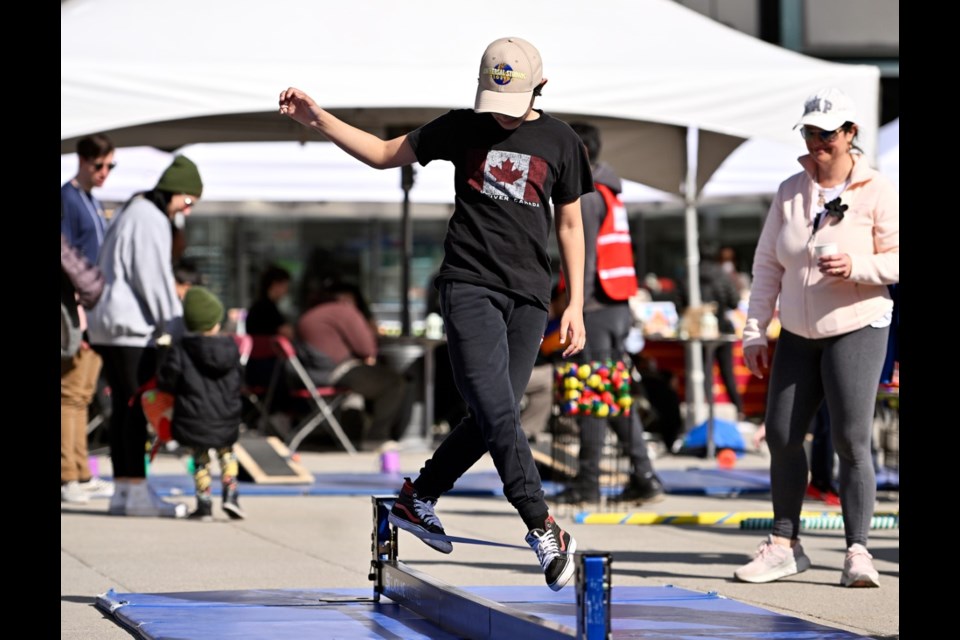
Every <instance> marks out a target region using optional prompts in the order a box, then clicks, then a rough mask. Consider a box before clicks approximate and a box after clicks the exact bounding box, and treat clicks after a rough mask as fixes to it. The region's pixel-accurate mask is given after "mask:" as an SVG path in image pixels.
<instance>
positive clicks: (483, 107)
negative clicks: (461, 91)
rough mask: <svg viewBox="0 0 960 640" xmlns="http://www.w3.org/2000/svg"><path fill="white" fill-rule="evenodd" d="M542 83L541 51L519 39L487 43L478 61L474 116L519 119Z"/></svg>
mask: <svg viewBox="0 0 960 640" xmlns="http://www.w3.org/2000/svg"><path fill="white" fill-rule="evenodd" d="M542 81H543V62H542V61H541V60H540V52H539V51H537V48H536V47H534V46H533V45H532V44H530V43H529V42H527V41H526V40H523V39H521V38H500V39H499V40H495V41H494V42H491V43H490V46H488V47H487V50H486V51H484V52H483V58H482V59H481V60H480V77H479V79H478V81H477V82H478V85H477V99H476V102H475V103H474V107H473V110H474V111H476V112H477V113H502V114H505V115H508V116H511V117H514V118H519V117H520V116H522V115H523V114H525V113H526V112H527V108H528V107H529V106H530V100H531V99H532V97H533V91H534V89H536V88H537V86H538V85H539V84H540V83H541V82H542Z"/></svg>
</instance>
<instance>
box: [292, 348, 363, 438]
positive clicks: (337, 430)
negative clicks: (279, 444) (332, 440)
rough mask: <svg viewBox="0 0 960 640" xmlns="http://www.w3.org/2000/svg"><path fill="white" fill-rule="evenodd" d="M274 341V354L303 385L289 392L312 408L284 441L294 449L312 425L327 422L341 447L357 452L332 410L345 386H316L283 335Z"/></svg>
mask: <svg viewBox="0 0 960 640" xmlns="http://www.w3.org/2000/svg"><path fill="white" fill-rule="evenodd" d="M273 345H274V348H275V349H276V353H277V357H278V358H280V360H281V362H285V363H287V364H288V365H289V367H290V369H291V370H292V371H293V372H294V373H296V376H297V380H298V381H299V383H300V384H301V386H302V387H303V388H302V389H291V390H290V394H291V395H292V396H293V397H295V398H299V399H302V400H306V401H307V402H308V403H311V405H312V408H313V411H312V412H311V413H310V415H308V416H307V417H306V418H305V419H304V420H303V421H302V422H301V423H300V424H298V425H297V426H296V427H295V428H294V429H293V434H294V435H293V437H292V438H291V439H290V442H288V443H287V447H289V449H290V451H296V450H297V447H299V446H300V444H301V443H302V442H303V441H304V439H305V438H306V437H307V436H308V435H310V434H311V433H312V432H313V431H314V429H316V428H317V427H319V426H320V425H322V424H324V423H326V425H327V427H328V428H329V429H330V431H331V432H332V433H333V435H334V436H336V438H337V439H338V440H339V441H340V444H341V445H342V446H343V448H344V449H345V450H346V451H347V452H348V453H350V454H351V455H353V454H355V453H356V452H357V450H356V448H355V447H354V446H353V443H352V442H350V439H349V438H348V437H347V435H346V434H345V433H344V432H343V427H342V426H341V425H340V421H339V420H337V417H336V415H334V411H336V409H337V407H339V406H340V403H341V402H343V400H344V398H346V397H347V394H348V390H346V389H342V388H340V387H333V386H317V385H316V384H315V383H314V382H313V380H311V379H310V374H309V373H307V370H306V368H305V367H304V366H303V363H302V362H300V358H298V357H297V353H296V351H295V350H294V348H293V345H292V344H291V343H290V341H289V340H288V339H287V338H285V337H283V336H274V338H273Z"/></svg>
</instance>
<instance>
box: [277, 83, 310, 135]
mask: <svg viewBox="0 0 960 640" xmlns="http://www.w3.org/2000/svg"><path fill="white" fill-rule="evenodd" d="M317 108H318V107H317V103H316V102H314V101H313V98H311V97H310V96H308V95H307V94H306V93H304V92H303V91H301V90H300V89H297V88H295V87H290V88H288V89H284V90H283V91H281V92H280V113H281V114H283V115H285V116H288V117H290V118H291V119H293V120H296V121H297V122H299V123H300V124H302V125H306V126H310V125H312V124H313V123H314V122H315V121H316V114H315V110H316V109H317Z"/></svg>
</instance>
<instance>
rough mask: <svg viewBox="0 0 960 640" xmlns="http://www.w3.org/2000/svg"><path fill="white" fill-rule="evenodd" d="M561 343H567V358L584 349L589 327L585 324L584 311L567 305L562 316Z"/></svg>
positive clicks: (564, 355) (564, 351)
mask: <svg viewBox="0 0 960 640" xmlns="http://www.w3.org/2000/svg"><path fill="white" fill-rule="evenodd" d="M560 344H566V345H567V348H566V349H564V350H563V357H564V358H567V357H570V356H572V355H576V354H578V353H580V352H581V351H583V348H584V347H585V346H587V329H586V327H584V326H583V312H582V311H580V310H579V309H574V308H572V307H567V308H566V310H565V311H564V312H563V317H561V318H560Z"/></svg>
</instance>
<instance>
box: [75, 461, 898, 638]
mask: <svg viewBox="0 0 960 640" xmlns="http://www.w3.org/2000/svg"><path fill="white" fill-rule="evenodd" d="M426 455H427V453H426V452H423V451H420V452H417V451H410V452H402V453H401V465H402V467H401V468H402V470H403V471H404V473H405V474H407V475H414V476H415V475H416V472H417V469H418V468H419V466H420V464H421V463H422V461H423V459H424V458H425V457H426ZM99 462H100V469H101V470H103V472H104V473H105V474H109V462H108V460H107V459H106V458H100V460H99ZM301 463H302V464H303V465H304V466H306V467H307V468H308V469H310V470H311V471H313V472H315V473H324V472H334V471H341V472H344V471H363V472H369V471H372V470H375V469H377V466H378V458H377V455H376V454H374V453H361V454H358V455H357V456H355V457H350V456H347V455H346V454H342V453H336V452H304V453H302V454H301ZM656 465H657V467H658V468H659V469H667V468H673V469H683V468H689V467H693V466H701V467H706V466H709V465H708V464H707V463H706V461H703V460H699V459H695V458H685V457H666V458H661V459H659V460H657V461H656ZM740 465H741V466H744V467H750V466H752V467H765V466H766V460H765V459H764V458H763V457H761V456H759V455H749V456H747V457H746V458H744V459H742V460H741V461H740ZM477 468H483V469H491V468H492V464H491V463H490V460H489V458H486V457H485V458H484V459H483V460H481V462H480V463H478V465H477ZM154 470H155V472H157V473H179V472H185V471H184V465H183V463H182V462H181V461H180V460H178V459H177V458H176V457H174V456H171V455H162V456H160V457H159V458H158V460H157V461H156V463H155V465H154ZM398 489H399V486H398ZM182 500H183V501H185V502H187V503H188V504H189V505H190V506H191V507H192V506H193V499H192V497H184V498H182ZM241 502H242V504H243V506H244V508H245V510H246V511H247V513H248V519H246V520H243V521H229V520H227V518H226V517H225V515H224V514H223V513H222V512H220V511H219V505H217V509H216V512H215V516H216V517H217V521H216V522H213V523H200V522H190V521H183V520H179V521H178V520H165V519H151V518H120V517H111V516H108V515H106V508H107V501H106V500H94V501H92V502H91V503H90V504H89V505H81V506H74V505H63V504H62V505H61V511H60V637H61V638H64V639H68V640H80V639H84V640H87V639H104V640H112V639H121V638H130V637H131V636H130V634H129V633H128V632H127V631H125V630H124V629H123V628H121V627H120V626H118V625H116V624H115V623H114V622H113V621H112V620H111V619H109V618H107V617H105V616H104V615H103V614H101V613H100V612H99V611H98V610H97V609H96V608H95V607H94V606H93V602H94V600H95V598H96V596H97V594H100V593H103V592H105V591H106V590H108V589H110V588H113V589H115V590H116V591H118V592H133V593H156V592H183V591H208V590H232V589H292V588H317V587H329V588H364V587H367V586H370V582H369V581H368V580H367V572H368V568H369V564H370V532H371V507H370V498H369V497H368V496H355V497H345V496H296V497H285V496H243V495H241ZM807 506H808V507H809V508H814V509H818V510H819V509H821V508H823V506H822V505H816V504H810V505H807ZM641 510H643V511H656V512H658V513H666V512H702V511H753V510H760V511H768V510H770V503H769V500H768V499H767V498H766V497H763V496H760V497H746V498H743V497H740V498H724V497H704V496H668V497H667V499H666V500H665V501H664V502H661V503H659V504H656V505H648V506H647V507H645V508H642V509H641ZM878 510H882V511H898V510H899V494H898V493H893V494H889V495H882V496H881V498H880V502H879V503H878ZM437 511H438V515H439V516H440V517H441V518H442V520H443V523H444V526H445V527H446V530H447V533H448V534H450V535H455V536H468V537H478V538H484V539H487V540H493V541H497V542H506V543H511V544H521V545H522V544H523V536H524V534H525V531H524V527H523V524H522V522H521V521H520V519H519V517H518V516H517V515H516V513H515V512H514V511H513V509H512V508H511V507H510V506H509V504H508V503H507V502H506V500H505V499H504V498H502V497H496V498H494V497H489V498H484V497H445V498H443V499H442V500H441V501H440V503H439V505H438V510H437ZM554 515H555V516H556V517H557V518H558V520H560V521H561V523H562V524H563V525H564V526H565V527H567V528H568V529H569V530H570V531H571V532H572V533H573V534H574V536H575V537H576V538H577V541H578V546H579V548H581V549H590V550H597V551H607V552H610V553H611V554H612V556H613V561H612V562H613V565H612V566H613V581H614V582H613V584H614V585H630V586H656V585H666V584H672V585H676V586H678V587H683V588H686V589H691V590H695V591H702V592H706V591H716V592H718V593H720V594H721V595H723V596H726V597H729V598H732V599H735V600H739V601H741V602H744V603H748V604H751V605H755V606H759V607H762V608H765V609H769V610H773V611H777V612H780V613H785V614H788V615H791V616H796V617H799V618H803V619H807V620H810V621H813V622H817V623H819V624H824V625H828V626H832V627H837V628H841V629H845V630H848V631H852V632H855V633H858V634H861V635H863V636H866V637H871V638H899V633H900V532H899V529H894V530H878V531H874V532H873V533H872V538H871V544H870V551H871V553H872V554H873V555H874V561H875V564H876V566H877V569H878V570H879V571H880V580H881V584H882V586H881V588H879V589H844V588H842V587H840V586H838V583H839V579H840V570H841V568H842V565H843V557H844V541H843V532H842V531H841V530H821V531H810V532H806V533H805V535H804V536H803V543H804V548H805V549H806V551H807V554H808V555H809V556H810V558H811V560H812V562H813V567H812V568H811V569H810V570H809V571H807V572H805V573H803V574H800V575H798V576H794V577H792V578H789V579H786V580H783V581H780V582H776V583H772V584H767V585H751V584H744V583H739V582H735V581H734V580H733V579H732V574H733V571H734V569H735V568H736V567H738V566H739V565H740V564H742V563H743V562H745V561H746V560H747V559H748V556H749V554H750V553H751V552H752V551H753V549H754V548H755V547H756V545H757V543H758V542H759V541H760V540H761V538H762V537H763V536H764V535H765V532H763V531H744V530H740V529H738V528H731V527H716V526H712V527H707V526H668V525H647V526H642V525H641V526H631V525H583V524H574V523H573V518H572V516H573V513H572V511H570V510H569V509H568V510H564V509H563V508H558V509H555V510H554ZM399 556H400V558H401V559H402V560H403V561H405V562H407V563H408V564H410V565H411V566H413V567H415V568H417V569H420V570H423V571H425V572H427V573H428V574H430V575H431V576H433V577H435V578H437V579H439V580H442V581H445V582H447V583H450V584H452V585H456V586H465V587H468V586H486V585H543V575H542V573H541V572H540V568H539V565H538V564H537V562H536V558H535V556H534V555H533V553H532V552H530V551H525V550H510V549H501V548H493V547H485V546H474V545H457V546H456V548H455V549H454V552H453V553H452V554H451V555H449V556H444V555H441V554H438V553H436V552H435V551H433V550H431V549H430V548H428V547H427V546H426V545H424V544H423V543H421V542H420V541H418V540H416V539H415V538H413V537H411V536H409V535H407V534H406V533H404V532H401V533H400V542H399ZM543 588H544V589H546V586H545V585H543ZM371 592H372V588H371Z"/></svg>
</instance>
